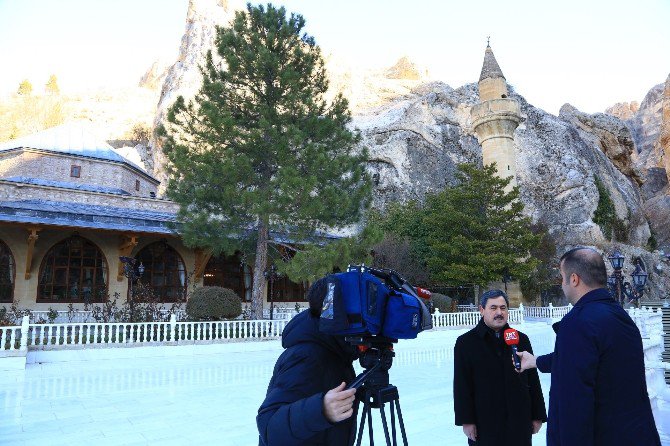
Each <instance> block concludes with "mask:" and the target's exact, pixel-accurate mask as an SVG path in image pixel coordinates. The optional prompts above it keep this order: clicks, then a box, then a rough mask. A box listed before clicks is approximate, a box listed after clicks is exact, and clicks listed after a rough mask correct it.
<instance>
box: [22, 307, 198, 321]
mask: <svg viewBox="0 0 670 446" xmlns="http://www.w3.org/2000/svg"><path fill="white" fill-rule="evenodd" d="M173 313H174V314H175V315H176V316H177V320H182V319H185V318H186V312H185V311H184V310H177V311H170V310H158V316H159V317H160V318H161V319H165V320H168V319H170V315H171V314H173ZM29 316H30V322H31V323H33V324H35V323H38V322H40V323H43V322H48V323H50V324H66V323H88V322H97V321H96V320H95V317H93V312H92V311H86V310H75V311H65V310H59V311H56V318H55V319H53V321H52V320H49V316H50V315H49V311H44V310H31V311H30V315H29ZM52 317H53V315H52Z"/></svg>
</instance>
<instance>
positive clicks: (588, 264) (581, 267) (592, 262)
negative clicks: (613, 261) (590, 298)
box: [558, 246, 607, 288]
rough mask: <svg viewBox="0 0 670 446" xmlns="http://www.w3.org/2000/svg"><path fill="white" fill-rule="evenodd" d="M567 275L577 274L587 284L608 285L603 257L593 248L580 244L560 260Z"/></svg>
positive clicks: (602, 286)
mask: <svg viewBox="0 0 670 446" xmlns="http://www.w3.org/2000/svg"><path fill="white" fill-rule="evenodd" d="M558 264H559V265H561V266H562V268H563V272H564V273H565V274H566V277H570V276H571V275H572V274H577V275H578V276H579V278H580V279H582V282H584V284H585V285H586V286H589V287H591V288H605V287H606V286H607V268H606V267H605V261H604V260H603V257H602V256H601V255H600V254H599V253H598V251H596V250H595V249H593V248H587V247H584V246H578V247H576V248H573V249H571V250H570V251H568V252H566V253H565V254H563V255H562V256H561V260H560V261H559V262H558Z"/></svg>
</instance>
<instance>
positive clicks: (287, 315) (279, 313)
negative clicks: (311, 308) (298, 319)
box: [263, 307, 306, 319]
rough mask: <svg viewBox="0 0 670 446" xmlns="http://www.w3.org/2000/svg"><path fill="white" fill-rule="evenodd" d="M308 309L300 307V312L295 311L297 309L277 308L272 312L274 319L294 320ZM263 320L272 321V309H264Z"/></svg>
mask: <svg viewBox="0 0 670 446" xmlns="http://www.w3.org/2000/svg"><path fill="white" fill-rule="evenodd" d="M305 308H306V307H299V309H298V311H296V310H295V307H275V308H274V309H273V310H272V319H293V317H294V316H297V315H298V313H300V312H301V311H303V310H304V309H305ZM263 318H265V319H270V309H269V308H264V309H263Z"/></svg>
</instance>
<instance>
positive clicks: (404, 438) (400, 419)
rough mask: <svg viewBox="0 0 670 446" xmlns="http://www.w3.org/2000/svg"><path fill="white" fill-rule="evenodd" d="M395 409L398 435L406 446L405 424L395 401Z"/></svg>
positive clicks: (398, 405) (398, 402)
mask: <svg viewBox="0 0 670 446" xmlns="http://www.w3.org/2000/svg"><path fill="white" fill-rule="evenodd" d="M395 407H396V409H397V410H398V424H400V433H401V434H402V443H403V445H404V446H407V433H406V432H405V422H404V421H403V419H402V411H401V410H400V401H399V400H395Z"/></svg>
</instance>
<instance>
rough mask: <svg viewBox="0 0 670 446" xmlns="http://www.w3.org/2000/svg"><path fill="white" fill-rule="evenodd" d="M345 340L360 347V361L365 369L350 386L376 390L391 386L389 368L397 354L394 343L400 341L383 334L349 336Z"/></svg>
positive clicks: (350, 387)
mask: <svg viewBox="0 0 670 446" xmlns="http://www.w3.org/2000/svg"><path fill="white" fill-rule="evenodd" d="M345 340H346V341H347V342H349V343H350V344H352V345H355V346H357V347H358V350H359V351H360V352H361V355H360V357H359V358H358V361H359V363H360V364H361V367H363V368H364V369H365V371H364V372H363V373H361V374H360V375H358V376H357V377H356V379H355V380H354V381H353V382H352V383H351V384H349V386H348V388H349V389H352V388H356V389H358V388H359V387H363V388H366V389H369V390H372V391H374V390H379V389H381V388H384V387H387V386H389V369H390V368H391V366H392V365H393V357H394V356H395V352H394V351H393V344H394V343H396V342H398V341H397V340H396V339H391V338H386V337H383V336H347V337H346V338H345Z"/></svg>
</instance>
